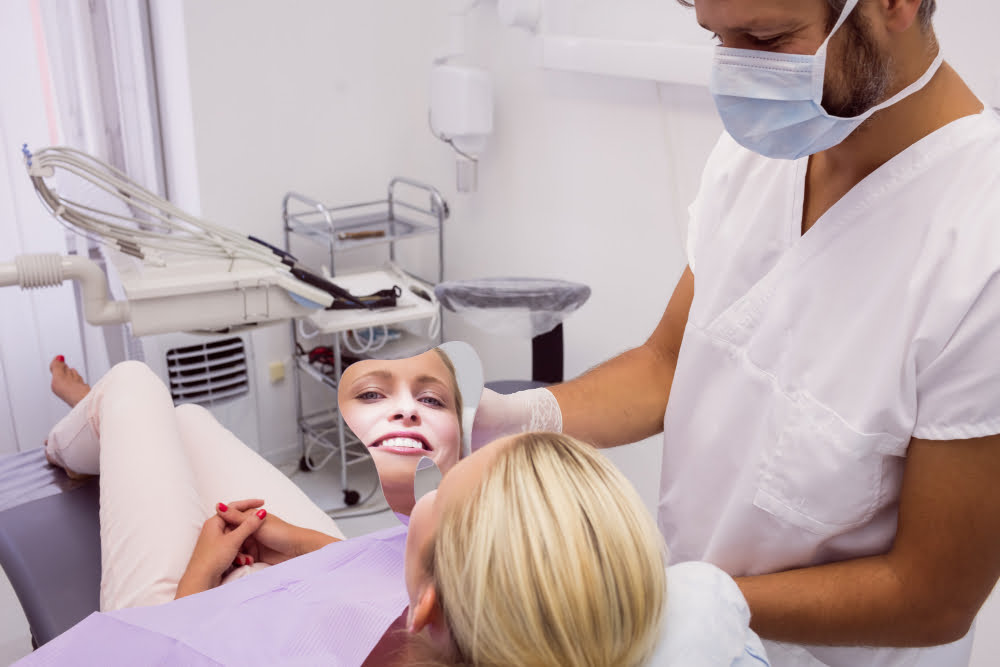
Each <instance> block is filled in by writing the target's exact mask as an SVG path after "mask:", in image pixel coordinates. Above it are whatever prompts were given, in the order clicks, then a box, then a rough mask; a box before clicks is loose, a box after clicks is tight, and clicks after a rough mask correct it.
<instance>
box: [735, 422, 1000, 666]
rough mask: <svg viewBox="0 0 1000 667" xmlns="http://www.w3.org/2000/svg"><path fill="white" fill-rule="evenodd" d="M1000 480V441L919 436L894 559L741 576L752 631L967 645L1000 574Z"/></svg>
mask: <svg viewBox="0 0 1000 667" xmlns="http://www.w3.org/2000/svg"><path fill="white" fill-rule="evenodd" d="M998 477H1000V436H988V437H983V438H971V439H968V440H953V441H947V442H945V441H928V440H919V439H913V440H912V441H911V443H910V447H909V450H908V451H907V460H906V469H905V471H904V475H903V487H902V491H901V494H900V499H899V517H898V522H897V531H896V538H895V540H894V543H893V545H892V548H891V549H890V550H889V552H888V553H886V554H884V555H880V556H871V557H867V558H857V559H853V560H845V561H842V562H839V563H830V564H828V565H820V566H817V567H807V568H802V569H798V570H789V571H787V572H778V573H775V574H767V575H762V576H756V577H743V578H738V579H737V580H736V582H737V584H739V586H740V589H741V590H742V591H743V595H744V597H746V599H747V602H748V603H749V605H750V612H751V621H750V624H751V626H752V627H753V628H754V630H756V631H757V632H758V633H759V634H760V635H761V636H762V637H765V638H769V639H778V640H783V641H790V642H795V643H804V644H828V645H867V646H929V645H935V644H943V643H948V642H952V641H955V640H957V639H960V638H961V637H962V636H964V635H965V634H966V633H967V632H968V630H969V627H970V626H971V624H972V621H973V619H974V618H975V616H976V613H977V612H978V611H979V608H980V606H981V605H982V604H983V602H984V601H985V600H986V598H987V596H988V595H989V594H990V591H991V590H992V589H993V587H994V585H995V584H996V581H997V577H998V575H1000V496H998V495H997V494H996V493H995V488H996V479H997V478H998ZM831 492H833V491H831Z"/></svg>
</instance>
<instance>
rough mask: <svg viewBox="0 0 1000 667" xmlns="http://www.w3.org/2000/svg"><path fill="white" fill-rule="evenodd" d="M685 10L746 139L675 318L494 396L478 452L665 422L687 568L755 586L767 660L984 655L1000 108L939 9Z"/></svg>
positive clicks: (710, 185) (996, 399)
mask: <svg viewBox="0 0 1000 667" xmlns="http://www.w3.org/2000/svg"><path fill="white" fill-rule="evenodd" d="M686 4H687V3H686ZM693 4H694V10H695V13H696V15H697V19H698V22H699V23H700V24H701V25H702V26H704V27H705V28H706V29H707V30H710V31H712V32H713V33H715V35H716V36H717V38H718V41H719V46H718V48H717V50H716V54H715V60H714V65H713V74H712V81H711V89H712V92H713V95H714V97H715V100H716V105H717V108H718V110H719V113H720V115H721V117H722V120H723V122H724V124H725V127H726V130H727V132H726V134H725V135H724V136H723V137H722V138H721V139H720V141H719V143H718V145H717V146H716V148H715V150H714V152H713V153H712V155H711V157H710V158H709V160H708V163H707V166H706V168H705V172H704V174H703V177H702V183H701V189H700V192H699V194H698V196H697V198H696V199H695V201H694V203H693V204H692V205H691V208H690V222H689V225H690V227H689V234H688V249H687V250H688V262H689V265H688V267H687V268H686V269H685V271H684V272H683V275H682V276H681V278H680V281H679V283H678V285H677V287H676V289H675V291H674V293H673V296H672V298H671V300H670V302H669V304H668V305H667V308H666V311H665V312H664V314H663V317H662V319H661V321H660V323H659V325H658V326H657V327H656V329H655V331H653V333H652V335H651V336H650V337H649V339H648V340H647V341H646V343H644V344H643V345H641V346H639V347H638V348H635V349H633V350H630V351H627V352H625V353H624V354H622V355H620V356H618V357H616V358H614V359H611V360H610V361H608V362H606V363H604V364H602V365H600V366H598V367H597V368H595V369H593V370H591V371H589V372H588V373H586V374H584V375H582V376H581V377H579V378H576V379H574V380H572V381H570V382H567V383H565V384H562V385H557V386H554V387H552V388H551V390H548V389H538V390H532V391H530V392H522V393H519V394H514V395H512V396H498V395H496V394H490V393H487V395H485V396H484V397H483V401H482V403H481V406H480V409H479V413H478V415H477V418H476V424H475V428H474V432H473V438H474V440H475V441H476V442H486V441H488V440H490V439H492V438H493V437H496V436H498V435H501V434H503V433H509V432H516V431H522V430H539V429H549V430H559V429H562V430H564V431H565V432H567V433H569V434H571V435H574V436H576V437H578V438H581V439H584V440H587V441H589V442H592V443H594V444H596V445H597V446H599V447H611V446H615V445H620V444H624V443H629V442H635V441H638V440H641V439H643V438H646V437H649V436H651V435H654V434H656V433H659V432H661V431H662V432H663V433H664V450H663V471H662V478H661V479H662V481H661V494H660V502H659V526H660V530H661V531H662V533H663V535H664V537H665V538H666V540H667V543H668V545H669V547H670V550H671V552H672V555H673V559H674V561H685V560H705V561H709V562H711V563H714V564H716V565H718V566H720V567H721V568H722V569H724V570H725V571H727V572H728V573H729V574H731V575H732V576H734V577H735V578H736V581H737V583H738V584H739V586H740V588H741V590H742V592H743V594H744V596H745V597H746V599H747V601H748V602H749V605H750V608H751V611H752V614H753V618H752V627H753V628H754V629H755V630H756V631H757V632H758V633H759V634H760V635H761V637H763V638H766V639H768V640H771V641H769V642H767V650H768V654H769V655H770V657H771V659H772V661H773V664H775V665H779V666H783V665H815V664H826V665H831V666H838V667H839V666H842V667H856V666H859V665H865V666H870V665H877V666H890V665H907V666H915V665H919V666H926V667H929V666H932V665H933V666H934V667H949V666H958V665H965V664H967V663H968V658H969V650H970V645H971V632H970V629H971V627H972V626H973V621H974V619H975V616H976V614H977V612H978V610H979V608H980V606H981V605H982V603H983V602H984V600H985V599H986V598H987V596H988V595H989V593H990V590H991V589H992V588H993V586H994V584H995V583H996V581H997V577H998V575H1000V493H997V492H996V484H997V480H998V479H1000V435H998V434H1000V362H998V357H997V353H996V350H997V341H998V334H1000V119H998V117H997V115H996V114H995V113H994V112H993V111H992V110H986V109H984V105H983V103H982V102H981V101H980V100H978V99H977V98H976V96H975V95H974V94H973V93H972V91H971V90H970V89H969V88H968V87H967V86H966V84H965V83H964V82H963V81H962V79H961V78H960V77H959V75H958V74H957V73H956V72H955V71H954V70H953V69H952V68H951V67H950V66H949V65H948V64H947V63H946V62H943V60H942V54H941V53H940V51H939V48H938V44H937V41H936V39H935V36H934V32H933V28H932V26H931V17H932V14H933V12H934V0H860V1H859V0H846V2H845V0H695V2H694V3H693ZM668 399H669V400H668Z"/></svg>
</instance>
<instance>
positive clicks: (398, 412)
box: [391, 397, 420, 425]
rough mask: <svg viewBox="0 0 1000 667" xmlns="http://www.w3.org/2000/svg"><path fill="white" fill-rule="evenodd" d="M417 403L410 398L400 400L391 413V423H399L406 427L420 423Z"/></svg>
mask: <svg viewBox="0 0 1000 667" xmlns="http://www.w3.org/2000/svg"><path fill="white" fill-rule="evenodd" d="M418 407H419V403H417V401H415V400H413V398H412V397H406V398H401V399H400V400H399V401H398V402H397V403H396V405H395V409H394V410H393V411H392V417H391V420H392V421H401V422H403V423H405V424H407V425H414V424H419V423H420V412H419V410H418Z"/></svg>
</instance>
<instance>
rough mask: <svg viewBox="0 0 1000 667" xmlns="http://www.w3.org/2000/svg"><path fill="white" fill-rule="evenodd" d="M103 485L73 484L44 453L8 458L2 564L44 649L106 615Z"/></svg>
mask: <svg viewBox="0 0 1000 667" xmlns="http://www.w3.org/2000/svg"><path fill="white" fill-rule="evenodd" d="M99 497H100V487H99V485H98V480H97V478H96V477H92V478H90V479H87V480H83V481H76V480H71V479H69V478H68V477H67V476H66V473H65V472H63V471H62V470H61V469H59V468H55V467H53V466H50V465H49V464H48V463H47V462H46V460H45V454H44V450H43V449H42V448H38V449H35V450H31V451H27V452H23V453H21V454H15V455H12V456H7V457H3V458H0V566H2V567H3V570H4V572H5V573H6V574H7V578H8V579H10V583H11V586H12V587H13V588H14V592H15V593H16V594H17V598H18V600H19V601H20V603H21V608H22V609H23V610H24V615H25V616H26V617H27V619H28V626H29V627H30V628H31V637H32V643H33V645H34V646H41V645H42V644H44V643H46V642H48V641H49V640H51V639H53V638H55V637H56V636H58V635H60V634H62V633H63V632H64V631H66V630H68V629H69V628H71V627H72V626H74V625H76V624H77V623H78V622H79V621H81V620H83V619H84V618H86V617H87V616H89V615H90V614H91V612H95V611H98V607H99V606H100V590H101V526H100V520H99V517H98V509H99V504H100V500H99Z"/></svg>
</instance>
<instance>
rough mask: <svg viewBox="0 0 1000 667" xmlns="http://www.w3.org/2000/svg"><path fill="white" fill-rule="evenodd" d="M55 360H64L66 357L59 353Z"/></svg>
mask: <svg viewBox="0 0 1000 667" xmlns="http://www.w3.org/2000/svg"><path fill="white" fill-rule="evenodd" d="M56 360H57V361H66V357H64V356H62V355H61V354H60V355H59V356H58V357H56Z"/></svg>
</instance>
